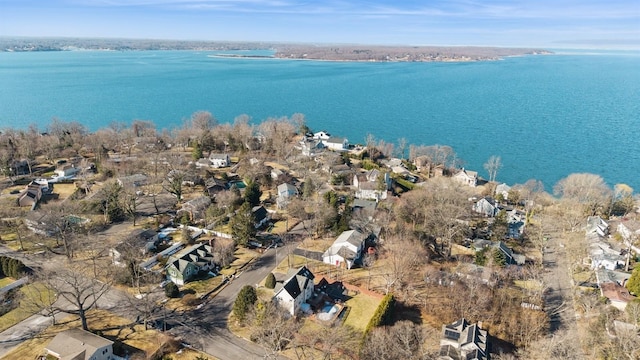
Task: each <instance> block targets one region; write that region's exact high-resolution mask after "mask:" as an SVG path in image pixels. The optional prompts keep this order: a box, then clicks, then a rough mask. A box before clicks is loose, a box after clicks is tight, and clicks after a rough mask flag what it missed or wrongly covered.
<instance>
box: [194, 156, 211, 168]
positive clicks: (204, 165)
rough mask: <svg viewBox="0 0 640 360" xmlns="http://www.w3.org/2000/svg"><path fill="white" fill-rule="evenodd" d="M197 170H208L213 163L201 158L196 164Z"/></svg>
mask: <svg viewBox="0 0 640 360" xmlns="http://www.w3.org/2000/svg"><path fill="white" fill-rule="evenodd" d="M195 165H196V168H198V169H206V168H208V167H210V166H211V161H210V160H209V159H207V158H200V159H198V160H196V162H195Z"/></svg>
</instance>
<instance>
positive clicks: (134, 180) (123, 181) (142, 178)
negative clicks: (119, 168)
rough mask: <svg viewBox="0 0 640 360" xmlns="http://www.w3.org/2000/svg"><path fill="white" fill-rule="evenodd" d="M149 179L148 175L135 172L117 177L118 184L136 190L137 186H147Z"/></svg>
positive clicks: (126, 188)
mask: <svg viewBox="0 0 640 360" xmlns="http://www.w3.org/2000/svg"><path fill="white" fill-rule="evenodd" d="M147 181H148V179H147V175H144V174H133V175H129V176H123V177H119V178H118V179H117V182H118V185H120V186H122V187H123V188H124V189H125V190H135V189H136V188H140V187H142V186H145V185H147Z"/></svg>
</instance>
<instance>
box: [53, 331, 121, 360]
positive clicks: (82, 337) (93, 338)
mask: <svg viewBox="0 0 640 360" xmlns="http://www.w3.org/2000/svg"><path fill="white" fill-rule="evenodd" d="M45 350H46V352H47V359H49V357H51V358H54V359H59V360H115V359H120V357H118V356H115V355H114V354H113V341H111V340H107V339H105V338H103V337H101V336H98V335H95V334H93V333H90V332H88V331H85V330H82V329H70V330H65V331H62V332H59V333H58V334H57V335H56V336H55V337H54V338H53V340H51V342H50V343H49V345H47V347H46V348H45Z"/></svg>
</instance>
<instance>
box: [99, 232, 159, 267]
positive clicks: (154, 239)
mask: <svg viewBox="0 0 640 360" xmlns="http://www.w3.org/2000/svg"><path fill="white" fill-rule="evenodd" d="M159 241H160V240H159V237H158V234H157V233H156V232H155V231H153V230H150V229H147V230H144V229H136V230H133V231H131V233H129V235H127V236H126V237H125V238H124V239H123V240H122V241H120V242H119V243H118V244H117V245H116V246H114V247H113V248H111V249H109V256H110V257H111V261H112V262H113V264H114V265H117V266H126V265H127V261H128V260H131V259H141V258H142V257H144V256H145V255H147V254H149V253H150V252H152V251H154V250H155V249H156V245H157V243H158V242H159Z"/></svg>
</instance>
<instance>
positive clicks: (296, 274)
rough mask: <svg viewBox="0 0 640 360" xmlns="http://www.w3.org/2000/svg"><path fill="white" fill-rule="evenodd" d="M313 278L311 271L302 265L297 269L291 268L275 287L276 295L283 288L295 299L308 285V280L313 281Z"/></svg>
mask: <svg viewBox="0 0 640 360" xmlns="http://www.w3.org/2000/svg"><path fill="white" fill-rule="evenodd" d="M314 278H315V277H314V276H313V273H311V271H309V269H307V267H306V266H302V267H301V268H299V269H291V270H289V272H288V273H287V279H286V280H285V281H284V282H283V283H282V285H278V286H277V287H276V289H275V294H276V295H277V294H278V293H279V292H280V291H282V290H284V291H286V292H288V293H289V295H290V296H291V297H292V298H293V299H295V298H297V297H298V295H300V294H301V293H302V292H303V291H304V289H305V288H306V287H307V286H308V285H309V282H312V283H313V279H314Z"/></svg>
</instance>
